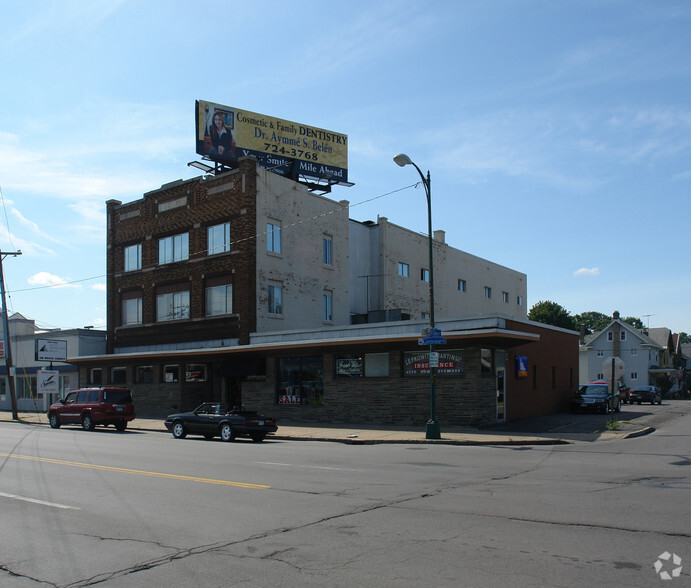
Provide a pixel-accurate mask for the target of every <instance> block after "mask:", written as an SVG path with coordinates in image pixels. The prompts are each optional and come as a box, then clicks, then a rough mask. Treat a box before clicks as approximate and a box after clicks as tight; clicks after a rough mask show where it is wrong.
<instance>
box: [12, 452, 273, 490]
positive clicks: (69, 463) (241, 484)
mask: <svg viewBox="0 0 691 588" xmlns="http://www.w3.org/2000/svg"><path fill="white" fill-rule="evenodd" d="M0 457H8V458H12V459H24V460H27V461H37V462H41V463H52V464H56V465H65V466H71V467H75V468H85V469H89V470H100V471H104V472H117V473H120V474H133V475H137V476H149V477H151V478H166V479H169V480H182V481H184V482H200V483H202V484H218V485H221V486H236V487H238V488H254V489H259V490H265V489H267V488H271V486H265V485H263V484H246V483H244V482H231V481H230V480H214V479H213V478H198V477H196V476H181V475H178V474H164V473H162V472H148V471H146V470H132V469H129V468H116V467H113V466H105V465H98V464H91V463H80V462H78V461H66V460H64V459H51V458H49V457H32V456H30V455H19V454H16V453H4V452H2V451H0Z"/></svg>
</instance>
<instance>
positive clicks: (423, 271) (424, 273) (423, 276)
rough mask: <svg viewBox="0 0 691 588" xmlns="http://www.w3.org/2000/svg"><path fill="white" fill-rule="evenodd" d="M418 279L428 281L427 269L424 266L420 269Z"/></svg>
mask: <svg viewBox="0 0 691 588" xmlns="http://www.w3.org/2000/svg"><path fill="white" fill-rule="evenodd" d="M420 279H421V280H422V281H423V282H429V270H428V269H425V268H424V267H423V268H422V269H421V270H420Z"/></svg>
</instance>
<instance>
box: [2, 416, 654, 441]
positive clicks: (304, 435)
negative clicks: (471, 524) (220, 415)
mask: <svg viewBox="0 0 691 588" xmlns="http://www.w3.org/2000/svg"><path fill="white" fill-rule="evenodd" d="M18 416H19V422H20V423H25V424H34V425H44V426H46V427H47V426H48V418H47V416H46V414H45V413H42V412H41V413H35V412H21V413H19V415H18ZM12 421H13V419H12V413H11V412H9V411H0V422H12ZM15 422H16V421H15ZM128 430H132V431H153V432H164V433H167V430H166V428H165V426H164V425H163V419H160V420H157V419H139V418H138V419H135V420H134V421H131V422H130V423H128ZM650 432H652V430H649V428H644V429H640V430H639V429H632V428H630V427H624V428H623V429H622V430H619V431H607V430H605V431H601V432H597V433H571V434H568V433H567V434H564V433H560V432H559V431H553V432H549V431H548V432H544V433H540V434H539V435H535V434H528V433H519V432H506V431H492V430H482V429H474V428H471V427H451V428H443V427H442V431H441V439H426V438H425V427H424V425H423V426H421V427H420V428H419V429H413V428H410V427H393V426H382V427H377V426H369V425H352V426H351V425H333V426H329V425H302V426H297V425H281V424H280V423H279V424H278V431H277V432H276V433H275V434H273V435H270V436H269V437H268V438H267V440H271V439H290V440H298V441H332V442H339V443H346V444H350V445H365V444H375V443H429V444H438V445H439V444H441V445H560V444H566V443H576V442H593V441H606V440H611V439H627V438H630V437H637V436H640V435H645V434H648V433H650Z"/></svg>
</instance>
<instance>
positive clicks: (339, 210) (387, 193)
mask: <svg viewBox="0 0 691 588" xmlns="http://www.w3.org/2000/svg"><path fill="white" fill-rule="evenodd" d="M419 185H420V182H416V183H414V184H410V185H408V186H404V187H402V188H397V189H396V190H391V191H390V192H386V193H384V194H380V195H379V196H373V197H372V198H368V199H367V200H362V201H360V202H356V203H355V204H349V205H348V210H350V209H351V208H355V207H356V206H361V205H363V204H367V203H368V202H373V201H374V200H379V199H380V198H384V197H386V196H390V195H391V194H396V193H397V192H402V191H403V190H408V189H409V188H417V187H418V186H419ZM3 205H4V200H3ZM343 210H344V207H343V206H339V207H338V208H334V209H333V210H329V211H327V212H323V213H320V214H317V215H315V216H312V217H310V218H305V219H302V220H300V221H297V222H295V223H292V224H290V225H286V226H284V227H281V230H284V229H288V228H291V227H295V226H297V225H301V224H304V223H306V222H308V221H313V220H316V219H318V218H322V217H325V216H329V215H331V214H334V213H337V212H342V211H343ZM5 216H7V212H5ZM266 235H268V232H264V233H257V234H256V235H253V236H251V237H245V238H243V239H238V240H236V241H231V242H230V243H229V245H236V244H239V243H242V242H244V241H250V240H252V239H258V238H259V237H265V236H266ZM208 251H209V250H208V249H205V250H202V251H197V252H193V253H192V254H191V256H194V255H202V254H204V253H207V252H208ZM106 277H107V274H102V275H100V276H93V277H91V278H82V279H79V280H70V281H69V282H60V283H59V284H46V285H44V286H34V287H32V288H21V289H18V290H8V291H7V294H15V293H18V292H31V291H34V290H45V289H46V288H61V287H64V286H69V285H71V284H79V283H81V282H88V281H90V280H98V279H101V278H106Z"/></svg>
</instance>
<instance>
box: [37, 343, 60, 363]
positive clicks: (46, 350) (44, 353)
mask: <svg viewBox="0 0 691 588" xmlns="http://www.w3.org/2000/svg"><path fill="white" fill-rule="evenodd" d="M36 361H67V341H59V340H57V341H56V340H51V339H36Z"/></svg>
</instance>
